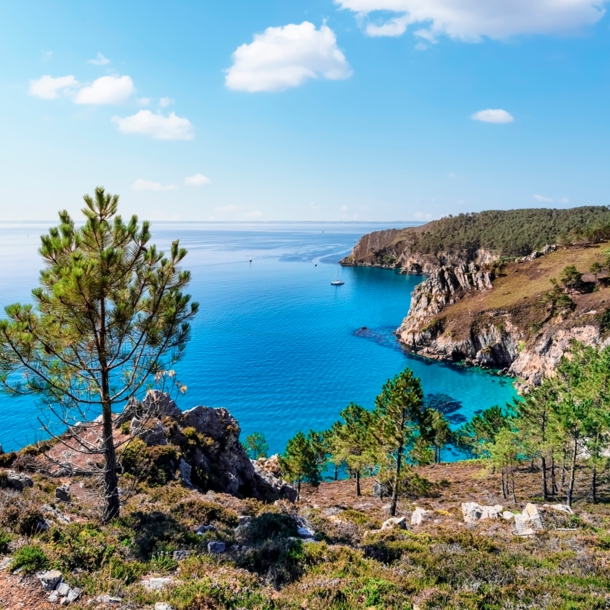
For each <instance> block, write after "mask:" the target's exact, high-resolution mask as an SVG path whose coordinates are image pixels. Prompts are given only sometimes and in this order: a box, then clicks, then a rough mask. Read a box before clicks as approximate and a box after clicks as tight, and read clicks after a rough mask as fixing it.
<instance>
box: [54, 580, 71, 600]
mask: <svg viewBox="0 0 610 610" xmlns="http://www.w3.org/2000/svg"><path fill="white" fill-rule="evenodd" d="M55 591H57V593H58V594H59V595H61V596H62V597H66V596H67V595H68V593H70V585H69V584H68V583H67V582H60V583H59V584H58V585H57V588H56V589H55Z"/></svg>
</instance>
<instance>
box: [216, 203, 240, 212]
mask: <svg viewBox="0 0 610 610" xmlns="http://www.w3.org/2000/svg"><path fill="white" fill-rule="evenodd" d="M239 209H240V208H239V206H238V205H233V204H232V203H231V204H229V205H223V206H216V207H215V208H214V211H215V212H237V210H239Z"/></svg>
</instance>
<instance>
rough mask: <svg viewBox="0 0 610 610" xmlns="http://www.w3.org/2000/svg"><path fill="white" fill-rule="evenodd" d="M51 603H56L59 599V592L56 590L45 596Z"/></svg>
mask: <svg viewBox="0 0 610 610" xmlns="http://www.w3.org/2000/svg"><path fill="white" fill-rule="evenodd" d="M47 599H48V600H49V601H50V602H51V603H52V604H56V603H57V602H58V601H59V593H58V592H57V591H53V593H51V595H49V597H48V598H47Z"/></svg>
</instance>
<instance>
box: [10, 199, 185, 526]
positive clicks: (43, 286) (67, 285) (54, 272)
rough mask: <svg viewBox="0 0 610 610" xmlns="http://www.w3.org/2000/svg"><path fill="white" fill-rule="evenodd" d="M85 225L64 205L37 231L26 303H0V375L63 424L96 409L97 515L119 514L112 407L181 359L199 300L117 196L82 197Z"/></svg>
mask: <svg viewBox="0 0 610 610" xmlns="http://www.w3.org/2000/svg"><path fill="white" fill-rule="evenodd" d="M84 200H85V204H86V207H85V208H84V209H83V213H84V215H85V220H86V221H85V224H84V225H83V226H82V227H80V228H77V226H76V225H75V223H74V221H73V220H72V218H71V217H70V216H69V214H68V212H66V211H63V212H60V214H59V218H60V221H61V224H60V225H59V226H58V227H54V228H52V229H50V231H49V233H48V235H44V236H42V238H41V242H42V245H41V248H40V250H39V252H40V254H41V256H42V258H43V261H44V264H45V267H44V269H43V270H42V271H41V273H40V287H39V288H36V289H35V290H33V291H32V294H33V297H34V304H33V305H22V304H19V303H16V304H14V305H10V306H8V307H6V317H7V319H5V320H2V321H0V383H2V385H3V388H4V389H5V390H6V391H8V392H9V393H11V394H34V395H36V396H38V397H39V398H40V399H41V400H42V402H43V404H44V405H46V406H47V407H48V408H49V409H50V410H51V412H52V413H54V414H57V415H59V416H60V420H61V421H62V422H63V423H64V424H66V425H69V424H70V422H71V423H74V420H75V419H77V418H78V419H81V420H82V419H85V420H86V418H89V417H91V415H92V414H94V415H97V414H98V413H99V412H100V411H101V414H102V434H101V436H102V439H101V441H102V447H101V449H100V453H101V454H102V455H103V462H104V468H103V478H104V493H105V498H104V500H105V502H104V505H105V506H104V514H103V519H104V521H109V520H110V519H112V518H114V517H116V516H117V515H118V514H119V510H120V502H119V492H118V472H117V460H116V450H115V445H114V441H113V436H112V415H113V412H114V411H115V409H116V407H118V406H119V405H124V404H125V403H126V402H127V401H128V400H129V399H130V398H131V397H133V396H134V395H135V394H136V393H137V392H138V391H140V390H142V389H143V388H145V387H146V384H148V383H149V382H150V380H151V378H153V377H154V376H155V375H156V374H158V373H159V371H162V370H167V369H169V368H170V365H171V363H173V362H175V361H176V360H178V359H179V358H180V357H181V355H182V353H183V351H184V348H185V346H186V343H187V340H188V338H189V324H188V320H189V319H190V318H192V317H193V316H194V314H195V313H196V311H197V304H196V303H189V301H190V297H189V296H188V295H184V294H183V293H182V290H183V288H185V287H186V285H187V284H188V282H189V280H190V274H189V272H188V271H180V269H179V267H178V265H179V264H180V263H181V262H182V260H183V259H184V257H185V255H186V250H185V249H183V248H180V247H179V245H178V242H177V241H175V242H174V243H173V244H172V246H171V252H170V255H169V257H165V256H164V255H163V253H162V252H159V251H157V249H156V248H155V246H152V245H148V241H149V239H150V230H149V224H148V223H146V222H144V223H142V225H141V227H139V226H138V220H137V217H136V216H132V217H131V219H130V221H129V222H128V223H127V224H126V223H124V222H123V220H122V219H121V217H120V216H118V215H117V208H118V202H119V198H118V196H116V195H114V196H113V195H110V194H107V193H105V191H104V189H103V188H97V189H96V190H95V196H94V197H93V198H92V197H89V196H85V197H84Z"/></svg>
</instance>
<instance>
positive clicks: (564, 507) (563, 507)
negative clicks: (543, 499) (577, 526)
mask: <svg viewBox="0 0 610 610" xmlns="http://www.w3.org/2000/svg"><path fill="white" fill-rule="evenodd" d="M541 508H550V509H551V510H556V511H559V512H560V513H566V514H568V515H573V514H574V511H573V510H572V509H571V508H570V507H569V506H568V505H567V504H543V505H542V507H541Z"/></svg>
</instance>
